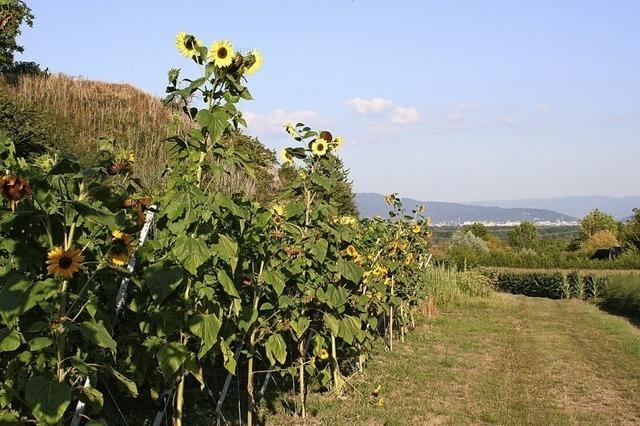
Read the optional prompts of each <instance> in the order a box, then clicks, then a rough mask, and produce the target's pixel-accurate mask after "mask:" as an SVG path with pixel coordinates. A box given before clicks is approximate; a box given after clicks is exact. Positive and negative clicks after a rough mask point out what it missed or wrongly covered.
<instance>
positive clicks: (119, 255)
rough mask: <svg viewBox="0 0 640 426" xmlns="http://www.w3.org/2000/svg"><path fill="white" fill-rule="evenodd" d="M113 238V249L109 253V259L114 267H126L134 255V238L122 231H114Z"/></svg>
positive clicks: (110, 248)
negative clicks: (132, 243)
mask: <svg viewBox="0 0 640 426" xmlns="http://www.w3.org/2000/svg"><path fill="white" fill-rule="evenodd" d="M112 237H113V238H111V247H109V251H108V252H107V259H109V261H110V262H111V263H113V264H114V265H118V266H124V265H126V264H127V263H129V259H130V258H131V255H132V254H133V247H132V245H131V242H132V241H133V237H132V236H131V235H129V234H125V233H124V232H122V231H113V234H112Z"/></svg>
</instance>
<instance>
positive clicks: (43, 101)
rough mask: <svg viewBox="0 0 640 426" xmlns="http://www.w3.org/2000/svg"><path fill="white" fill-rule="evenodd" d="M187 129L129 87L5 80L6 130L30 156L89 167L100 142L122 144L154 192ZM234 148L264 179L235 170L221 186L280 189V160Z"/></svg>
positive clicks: (1, 88)
mask: <svg viewBox="0 0 640 426" xmlns="http://www.w3.org/2000/svg"><path fill="white" fill-rule="evenodd" d="M187 126H188V124H187V123H186V122H185V121H184V120H183V119H182V114H181V113H180V112H179V111H177V110H175V109H172V108H171V107H169V106H167V105H165V104H163V103H162V102H161V100H160V99H159V98H157V97H155V96H152V95H149V94H147V93H145V92H143V91H141V90H139V89H137V88H135V87H133V86H131V85H129V84H112V83H105V82H99V81H91V80H86V79H83V78H74V77H69V76H66V75H60V74H58V75H51V76H49V77H22V78H21V79H20V80H19V81H18V82H17V83H15V84H13V83H9V82H6V81H5V82H2V81H0V130H3V131H5V132H7V133H9V135H10V136H12V137H13V138H17V139H19V140H16V141H15V142H16V143H17V144H18V146H21V145H22V146H23V147H24V149H23V153H24V151H28V152H34V151H36V152H40V151H42V150H43V149H42V148H43V147H47V146H48V147H51V148H54V149H56V150H60V151H65V152H70V153H73V154H75V155H77V156H78V157H80V159H81V160H82V161H84V162H89V161H90V160H91V159H92V158H93V155H94V154H95V152H96V149H97V146H98V138H100V137H102V136H109V137H114V138H115V139H116V140H117V141H118V143H119V145H120V147H121V148H122V149H123V150H126V151H133V152H135V153H136V157H137V166H136V170H135V173H136V174H137V175H138V176H139V177H140V178H141V179H142V181H143V182H144V183H145V184H146V185H147V186H148V187H150V188H151V189H153V188H157V187H158V186H159V185H160V184H161V174H162V172H163V170H164V168H165V163H166V156H165V149H164V144H163V143H162V140H163V139H165V138H166V137H167V136H170V135H173V134H180V133H181V132H183V131H184V130H185V128H187ZM232 142H233V143H235V144H236V145H240V147H241V148H242V149H245V150H247V151H249V152H250V153H251V154H252V156H253V158H257V163H258V170H256V179H255V180H254V179H252V178H250V177H248V176H247V175H245V174H242V173H235V171H231V170H230V171H228V172H229V173H227V174H225V175H223V176H222V177H221V178H220V179H219V180H218V182H216V185H214V186H217V187H221V188H223V189H227V190H228V191H229V192H234V191H242V192H246V193H250V194H251V193H256V192H257V193H259V194H260V195H264V194H266V193H269V192H271V191H270V190H272V187H273V186H274V185H276V183H277V182H276V180H277V173H276V172H275V170H274V164H275V154H274V153H273V152H272V151H270V150H268V149H266V148H265V147H264V146H263V145H262V144H261V143H260V142H259V141H258V140H257V139H255V138H250V137H247V136H244V135H238V137H235V138H234V139H233V141H232ZM34 148H38V149H34ZM258 185H260V186H258Z"/></svg>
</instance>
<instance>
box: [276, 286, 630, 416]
mask: <svg viewBox="0 0 640 426" xmlns="http://www.w3.org/2000/svg"><path fill="white" fill-rule="evenodd" d="M352 382H353V384H354V387H355V389H357V391H355V390H353V389H351V391H350V395H349V397H348V398H344V399H336V398H329V397H326V396H325V397H322V396H318V397H312V398H311V399H310V401H309V412H310V413H315V417H314V418H312V419H311V422H312V423H313V422H317V423H318V424H331V425H334V424H344V425H406V424H415V425H423V424H505V425H513V424H539V425H558V424H594V425H595V424H597V425H601V424H639V423H640V333H638V330H637V329H635V328H634V327H633V326H632V325H630V324H629V323H628V322H626V321H625V320H623V319H620V318H617V317H613V316H610V315H607V314H605V313H603V312H601V311H599V310H598V309H596V308H595V307H593V306H590V305H587V304H585V303H582V302H577V301H555V300H548V299H538V298H528V297H524V296H512V295H506V294H496V295H493V296H491V297H489V298H487V299H476V300H475V301H473V302H470V303H469V304H468V305H466V306H464V307H460V308H452V309H447V310H442V311H441V312H440V314H439V315H438V317H437V318H435V319H423V320H421V321H420V323H419V324H418V328H417V329H416V330H415V331H414V332H413V333H410V335H409V336H408V338H407V340H406V342H405V343H404V344H398V345H397V349H396V351H395V352H393V353H380V354H378V355H377V356H376V357H375V359H374V360H372V361H371V362H370V363H369V366H368V367H367V368H366V369H365V372H364V373H363V374H362V375H359V376H357V377H354V378H353V379H352ZM378 384H380V385H382V387H381V390H380V394H379V395H380V396H379V397H373V396H371V393H372V390H373V389H374V388H375V387H376V386H377V385H378ZM381 399H382V402H381V401H380V400H381ZM273 420H274V424H275V423H278V421H277V420H281V419H273ZM289 421H291V418H289ZM268 422H269V423H271V421H269V420H268Z"/></svg>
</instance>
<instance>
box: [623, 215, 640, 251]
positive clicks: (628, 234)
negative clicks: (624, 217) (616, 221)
mask: <svg viewBox="0 0 640 426" xmlns="http://www.w3.org/2000/svg"><path fill="white" fill-rule="evenodd" d="M622 240H623V242H624V244H625V246H627V247H628V248H635V249H636V250H639V251H640V208H637V209H633V216H632V218H631V220H629V222H627V223H626V224H625V225H624V226H623V230H622Z"/></svg>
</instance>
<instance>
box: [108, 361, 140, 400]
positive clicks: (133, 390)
mask: <svg viewBox="0 0 640 426" xmlns="http://www.w3.org/2000/svg"><path fill="white" fill-rule="evenodd" d="M100 367H102V368H104V369H105V370H107V371H108V372H109V373H111V375H112V376H113V377H114V378H115V379H116V380H118V381H119V382H120V383H122V384H123V385H124V386H125V387H126V388H127V390H128V391H129V393H130V394H131V396H132V397H134V398H136V397H137V396H138V387H137V386H136V384H135V382H134V381H132V380H130V379H128V378H127V377H125V376H124V375H123V374H122V373H120V372H119V371H116V370H114V369H113V368H112V367H111V366H109V365H104V366H100Z"/></svg>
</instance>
